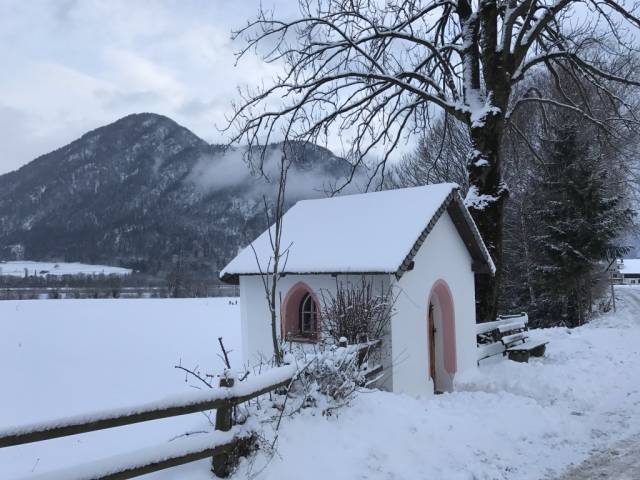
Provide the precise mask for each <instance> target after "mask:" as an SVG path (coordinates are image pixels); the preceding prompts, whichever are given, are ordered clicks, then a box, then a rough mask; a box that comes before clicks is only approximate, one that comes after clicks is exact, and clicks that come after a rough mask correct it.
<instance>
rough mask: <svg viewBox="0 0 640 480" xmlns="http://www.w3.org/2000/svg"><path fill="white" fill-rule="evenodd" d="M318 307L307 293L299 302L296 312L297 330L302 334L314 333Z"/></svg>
mask: <svg viewBox="0 0 640 480" xmlns="http://www.w3.org/2000/svg"><path fill="white" fill-rule="evenodd" d="M317 318H318V306H317V305H316V302H315V301H314V300H313V297H312V296H311V295H310V294H309V293H305V294H304V296H303V297H302V300H300V309H299V311H298V329H299V331H300V333H302V334H312V333H315V331H316V325H317Z"/></svg>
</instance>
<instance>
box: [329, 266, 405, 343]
mask: <svg viewBox="0 0 640 480" xmlns="http://www.w3.org/2000/svg"><path fill="white" fill-rule="evenodd" d="M321 294H322V304H323V306H322V309H321V313H320V317H321V322H320V325H321V327H320V328H321V332H322V334H323V335H322V336H323V337H324V338H326V339H333V340H334V341H335V343H338V342H339V341H340V339H341V338H345V339H346V340H347V342H348V343H349V344H354V343H361V342H367V341H373V340H378V339H381V338H382V336H383V334H384V332H385V330H386V329H387V327H388V326H389V324H390V322H391V317H392V316H393V313H394V304H395V301H396V297H395V296H394V294H393V291H392V288H391V286H388V287H385V286H384V284H383V283H382V282H381V283H380V289H379V290H377V289H375V288H374V285H373V283H372V282H371V281H368V280H367V279H366V278H364V277H363V278H362V280H361V282H360V283H358V284H353V283H343V282H338V281H337V280H336V292H335V294H334V293H333V292H330V291H322V292H321Z"/></svg>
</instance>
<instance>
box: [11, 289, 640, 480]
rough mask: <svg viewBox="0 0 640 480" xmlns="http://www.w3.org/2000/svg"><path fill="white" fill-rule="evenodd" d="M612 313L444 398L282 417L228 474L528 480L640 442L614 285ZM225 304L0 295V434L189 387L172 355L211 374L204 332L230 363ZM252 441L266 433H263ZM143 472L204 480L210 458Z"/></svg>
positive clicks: (630, 346) (53, 461) (170, 432)
mask: <svg viewBox="0 0 640 480" xmlns="http://www.w3.org/2000/svg"><path fill="white" fill-rule="evenodd" d="M617 292H618V299H619V301H618V313H617V314H615V315H614V314H611V315H607V316H605V317H603V318H601V319H599V320H596V321H594V322H592V323H591V324H589V325H587V326H584V327H581V328H578V329H575V330H573V331H568V330H566V329H561V328H557V329H548V330H543V331H538V332H534V335H535V336H540V337H545V338H548V339H549V340H550V341H551V343H550V344H549V345H548V350H547V354H546V356H545V357H544V358H541V359H533V360H532V361H531V362H530V363H529V364H518V363H514V362H509V361H505V360H502V359H496V360H495V361H491V362H489V363H487V364H484V365H483V366H482V367H481V368H480V370H479V371H478V372H476V373H473V374H469V375H465V376H462V377H461V378H458V379H457V381H458V386H457V390H458V391H457V392H456V393H453V394H445V395H440V396H436V397H428V398H411V397H408V396H404V395H396V394H390V393H385V392H366V393H362V394H360V395H359V396H358V397H357V398H356V400H355V401H354V402H353V403H352V405H350V406H348V407H345V408H343V409H341V410H339V411H338V412H337V414H336V415H333V416H331V417H324V416H322V415H320V414H319V412H318V411H316V410H313V409H306V410H303V411H302V413H300V414H299V415H297V416H294V417H291V418H288V419H285V421H284V422H283V425H282V428H281V431H280V438H279V443H278V455H276V456H275V457H273V459H271V461H270V462H269V463H268V464H267V465H266V466H265V462H266V457H265V456H264V454H261V453H260V454H258V456H257V458H255V459H253V461H251V462H249V461H245V462H243V463H242V464H241V466H240V469H239V471H238V472H237V473H236V476H235V477H234V478H245V477H246V475H247V474H248V473H251V474H257V478H265V479H287V478H305V479H310V480H327V479H332V480H333V479H353V478H369V479H376V480H377V479H390V478H393V479H422V478H430V479H431V478H434V479H447V480H448V479H538V478H553V477H554V476H556V475H558V474H559V473H561V472H562V471H563V470H565V469H566V468H567V467H569V466H570V465H571V464H572V463H573V464H575V463H579V462H581V461H583V460H584V459H585V458H587V457H588V456H589V454H590V452H592V451H593V450H594V449H603V448H606V447H608V446H611V445H614V444H615V443H616V442H618V441H620V440H622V439H624V438H628V437H632V436H633V435H634V434H638V433H640V289H634V288H633V287H626V288H625V287H619V288H618V289H617ZM238 320H239V306H238V305H230V304H229V300H228V299H208V300H105V301H100V300H93V301H92V300H78V301H75V300H58V301H16V302H0V329H1V330H0V379H1V380H0V381H1V382H2V395H1V396H0V425H2V426H8V425H13V424H17V423H24V422H30V421H37V420H42V419H47V418H52V417H57V416H60V415H69V414H74V413H82V412H85V411H87V410H94V409H98V408H108V407H118V406H126V405H128V404H135V403H140V402H146V401H150V400H154V399H156V398H160V397H162V396H164V395H168V394H172V393H178V392H184V391H188V389H189V388H191V387H189V386H188V385H186V384H185V383H184V376H183V375H181V374H180V373H179V372H177V371H176V370H174V369H173V365H174V364H175V363H176V362H178V361H179V360H180V358H182V362H183V364H185V365H188V366H194V365H195V364H199V365H201V366H202V367H204V368H205V369H206V370H208V371H216V370H218V369H219V368H220V367H221V362H220V359H219V358H218V357H217V351H218V350H217V337H218V336H220V335H222V336H223V337H224V339H225V344H227V346H228V347H229V348H231V349H233V350H234V352H233V353H232V363H234V364H235V365H237V364H239V358H240V357H239V354H240V351H239V349H240V341H239V335H240V332H239V321H238ZM207 425H208V422H207V420H206V418H204V416H202V415H190V416H187V417H184V418H177V419H172V420H169V421H165V420H163V421H157V422H150V423H148V424H141V425H136V426H131V427H123V428H119V429H114V430H112V431H103V432H95V433H92V434H86V435H82V436H77V437H70V438H66V439H59V440H54V441H50V442H44V443H40V444H33V445H25V446H21V447H12V448H7V449H0V478H3V479H13V478H20V477H27V478H28V476H29V475H33V474H37V473H42V472H45V471H48V470H51V469H54V468H57V467H61V466H70V465H73V464H76V463H83V462H86V461H90V460H92V459H99V458H103V457H105V456H108V455H111V454H114V453H124V452H127V451H128V450H130V449H133V448H139V447H145V446H151V445H155V444H157V443H162V442H165V441H168V440H169V439H170V438H171V437H173V436H175V435H177V434H179V433H182V432H184V431H187V430H199V429H203V428H207ZM266 428H267V431H266V432H265V434H266V435H267V436H268V434H269V431H268V428H269V427H266ZM145 478H149V479H153V480H158V479H164V480H169V479H176V480H177V479H181V480H182V479H184V480H204V479H210V478H212V477H211V474H210V473H209V462H208V461H206V460H203V461H200V462H195V463H193V464H191V465H186V466H184V467H178V468H174V469H171V470H167V471H165V472H162V473H158V474H154V475H150V476H148V477H145Z"/></svg>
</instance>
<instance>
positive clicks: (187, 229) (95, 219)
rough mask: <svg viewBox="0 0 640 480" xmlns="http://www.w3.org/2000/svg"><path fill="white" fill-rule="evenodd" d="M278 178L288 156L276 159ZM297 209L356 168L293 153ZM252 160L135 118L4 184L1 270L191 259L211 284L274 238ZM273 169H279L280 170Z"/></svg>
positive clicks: (161, 120) (314, 149)
mask: <svg viewBox="0 0 640 480" xmlns="http://www.w3.org/2000/svg"><path fill="white" fill-rule="evenodd" d="M269 148H270V150H269V154H268V155H267V162H266V164H265V170H267V171H269V168H271V167H272V163H273V161H274V160H275V156H276V155H277V154H279V152H280V151H281V149H280V146H278V145H272V146H271V147H269ZM289 153H290V154H291V158H293V159H295V160H294V164H293V167H292V168H291V171H290V179H289V184H288V187H287V199H288V201H289V202H293V201H296V200H298V199H300V198H312V197H317V196H321V195H323V185H324V184H325V183H335V182H336V181H337V180H339V179H341V178H343V177H344V176H345V175H347V173H348V172H349V171H350V166H349V164H348V163H347V162H346V161H345V160H344V159H341V158H338V157H336V156H335V155H333V154H332V153H331V152H330V151H329V150H327V149H325V148H322V147H319V146H316V145H313V144H304V145H303V144H291V145H290V149H289ZM243 155H244V151H242V150H233V149H232V150H225V147H224V146H223V145H209V144H207V142H205V141H204V140H202V139H201V138H199V137H198V136H197V135H195V134H194V133H193V132H191V131H189V130H188V129H186V128H184V127H182V126H181V125H178V124H177V123H176V122H174V121H173V120H171V119H170V118H167V117H164V116H162V115H156V114H152V113H143V114H134V115H128V116H126V117H124V118H121V119H120V120H118V121H116V122H114V123H112V124H109V125H106V126H104V127H100V128H98V129H96V130H93V131H91V132H88V133H86V134H85V135H83V136H82V137H81V138H79V139H78V140H75V141H74V142H72V143H70V144H68V145H65V146H63V147H61V148H59V149H58V150H55V151H53V152H51V153H48V154H46V155H43V156H41V157H39V158H37V159H35V160H34V161H32V162H30V163H29V164H27V165H25V166H23V167H22V168H20V169H19V170H16V171H14V172H11V173H8V174H5V175H0V259H4V260H17V259H20V258H38V259H51V258H63V259H73V260H77V261H83V262H89V263H94V262H95V263H106V264H111V265H114V264H115V265H127V266H132V267H133V268H135V269H136V270H141V271H143V272H150V273H155V272H157V271H159V270H163V269H165V270H166V269H168V268H172V261H174V260H173V257H172V256H173V255H180V256H182V260H183V262H185V263H187V264H188V265H189V268H190V270H192V271H193V270H198V269H199V270H201V271H204V272H207V273H209V274H211V272H212V271H215V270H217V269H219V268H222V267H223V266H224V265H225V264H226V263H227V262H228V261H229V260H230V259H231V257H232V256H233V255H235V254H236V253H237V250H238V247H239V246H241V245H246V243H247V241H248V240H247V239H251V238H253V237H255V236H256V235H257V234H258V233H259V232H261V231H262V230H264V228H266V221H265V215H264V206H263V195H264V194H265V193H267V192H271V191H273V188H272V186H271V185H266V184H265V181H264V180H263V179H258V178H256V177H255V176H252V175H251V170H250V169H249V167H248V165H247V163H246V162H245V159H244V156H243ZM270 162H271V163H270Z"/></svg>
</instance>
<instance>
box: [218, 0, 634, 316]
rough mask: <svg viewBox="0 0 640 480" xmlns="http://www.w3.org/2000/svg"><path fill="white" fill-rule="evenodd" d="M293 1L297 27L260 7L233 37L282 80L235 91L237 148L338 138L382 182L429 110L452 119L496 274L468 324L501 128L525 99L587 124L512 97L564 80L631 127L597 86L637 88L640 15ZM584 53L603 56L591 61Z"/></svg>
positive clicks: (498, 177)
mask: <svg viewBox="0 0 640 480" xmlns="http://www.w3.org/2000/svg"><path fill="white" fill-rule="evenodd" d="M298 3H299V7H300V15H299V16H297V17H296V18H292V19H277V18H274V16H273V14H272V12H267V11H264V10H261V11H260V12H259V13H258V15H257V17H256V18H255V19H254V20H251V21H249V22H248V24H247V25H246V26H245V27H244V28H242V29H241V30H239V31H238V32H236V33H235V37H242V38H244V39H245V40H246V46H245V47H244V48H243V49H242V50H241V51H240V52H239V57H242V56H244V55H245V54H246V53H247V52H248V51H251V50H253V49H259V50H260V51H261V52H263V54H264V58H265V60H266V61H267V62H272V63H276V64H281V65H283V67H284V72H283V73H282V74H281V75H280V76H278V77H277V78H276V79H275V81H274V83H273V84H272V85H267V86H265V87H263V88H260V89H258V90H257V91H245V92H244V93H243V94H242V100H241V101H240V103H238V104H237V105H235V106H234V110H235V111H234V114H233V115H232V117H231V118H230V127H231V128H233V129H234V133H233V140H234V141H247V142H248V143H249V144H250V145H252V146H254V145H260V144H266V143H268V142H269V139H270V138H271V137H272V136H275V135H282V136H284V139H285V140H289V139H299V140H303V139H304V140H310V141H314V142H316V143H322V142H323V141H325V140H326V137H327V136H328V135H331V134H332V133H339V134H341V135H342V138H344V139H345V140H349V141H348V145H349V147H348V148H349V152H348V153H349V155H350V159H351V160H352V163H353V165H354V168H355V167H356V166H357V165H359V164H361V163H362V162H363V161H364V160H365V159H366V158H368V157H369V156H370V155H371V154H372V153H380V154H381V156H380V160H379V162H378V163H377V166H376V168H375V170H374V173H375V174H378V173H379V172H380V171H381V172H382V177H384V171H385V167H386V162H387V160H388V158H389V156H390V155H391V154H392V152H393V151H394V150H396V148H397V147H398V145H399V144H400V143H401V140H402V139H403V138H404V139H406V138H407V137H408V136H411V135H413V134H418V135H424V132H425V130H426V126H427V124H428V121H429V117H430V115H431V113H432V112H433V111H434V109H438V108H439V109H441V110H443V111H444V112H446V113H447V114H448V115H450V116H452V117H454V118H456V119H457V120H458V121H460V122H462V123H463V124H464V125H465V126H466V127H467V129H468V131H469V137H470V139H471V144H472V149H471V151H470V154H469V158H468V162H467V171H468V177H469V185H470V188H469V193H468V194H467V206H468V208H469V210H470V212H471V214H472V215H473V217H474V219H475V220H476V223H477V224H478V227H479V229H480V232H481V233H482V235H483V238H484V240H485V242H486V243H487V246H488V247H489V250H490V252H491V254H492V256H493V258H494V262H495V263H496V265H497V267H498V272H497V274H496V276H495V278H493V279H492V278H491V277H490V276H489V275H480V276H478V277H477V282H476V284H477V290H478V292H477V293H478V299H479V308H478V316H479V317H478V318H479V319H489V318H493V317H494V316H495V313H496V306H497V287H498V285H499V281H500V271H501V266H502V230H503V209H504V204H505V201H506V198H507V196H508V191H509V190H508V188H507V186H506V184H505V182H504V181H503V176H502V162H501V152H500V147H501V144H502V139H503V136H504V132H505V131H507V129H505V126H506V124H508V122H509V119H510V117H511V116H512V115H513V113H514V112H515V111H516V110H517V109H518V108H519V107H520V106H522V105H525V104H528V103H532V102H536V103H539V104H553V105H555V106H557V107H559V108H563V109H567V110H571V111H576V112H579V113H580V114H581V115H583V117H584V119H585V121H592V122H595V121H597V120H596V119H595V118H594V117H593V116H592V115H591V113H590V110H589V107H588V105H589V100H590V99H588V98H586V99H584V102H582V103H580V104H575V103H574V102H572V101H570V99H567V100H564V101H558V100H555V99H550V98H546V97H544V94H543V92H538V91H536V90H535V89H530V90H524V91H522V92H520V93H521V95H520V96H519V97H516V96H514V92H517V90H516V88H515V87H516V86H517V85H518V83H519V82H521V81H522V80H524V79H526V78H528V77H530V76H531V75H532V74H534V73H535V72H536V71H539V70H546V71H551V72H556V73H557V72H558V71H563V72H566V73H567V74H568V75H569V76H570V77H572V78H574V79H576V80H581V81H587V82H589V83H591V84H592V85H593V86H594V87H595V88H596V89H597V90H598V92H599V96H601V97H603V98H606V99H607V100H608V101H610V102H611V103H613V104H615V105H616V106H617V111H618V114H617V115H616V118H615V120H621V121H635V118H633V117H632V114H631V113H630V112H629V108H628V106H627V105H625V104H624V102H623V101H621V99H620V98H619V97H617V96H616V95H615V92H612V91H610V90H609V89H608V88H607V85H608V83H605V81H607V82H617V83H622V84H628V85H633V86H640V84H639V83H638V81H637V80H636V79H635V78H634V74H635V72H634V69H633V68H630V67H629V66H628V65H629V64H628V63H625V62H628V59H629V57H631V56H633V55H635V52H636V50H635V45H634V34H635V33H636V30H637V29H638V27H640V18H639V17H638V9H639V8H640V6H639V5H638V4H637V3H634V2H631V1H624V0H476V1H471V0H422V1H421V0H395V1H394V0H389V1H386V2H380V1H377V0H299V2H298ZM594 47H598V48H601V49H602V50H603V52H605V54H603V55H602V58H600V59H598V58H594V57H591V58H589V59H587V56H586V55H585V54H586V53H587V52H589V51H590V50H592V49H593V48H594ZM604 59H606V60H607V61H602V60H604ZM612 59H613V60H614V61H612ZM630 117H631V118H630ZM611 121H614V119H611ZM605 126H606V125H605ZM346 137H349V138H348V139H347V138H346ZM372 178H378V177H375V175H374V176H373V177H372Z"/></svg>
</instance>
